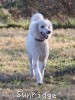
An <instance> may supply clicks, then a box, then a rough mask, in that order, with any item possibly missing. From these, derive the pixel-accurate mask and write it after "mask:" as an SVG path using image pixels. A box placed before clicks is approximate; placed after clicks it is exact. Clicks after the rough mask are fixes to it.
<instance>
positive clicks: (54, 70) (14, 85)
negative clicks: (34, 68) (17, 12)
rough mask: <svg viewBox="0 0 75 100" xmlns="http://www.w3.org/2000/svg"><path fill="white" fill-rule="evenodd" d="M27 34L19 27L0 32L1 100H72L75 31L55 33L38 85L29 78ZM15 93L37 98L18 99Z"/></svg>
mask: <svg viewBox="0 0 75 100" xmlns="http://www.w3.org/2000/svg"><path fill="white" fill-rule="evenodd" d="M26 35H27V30H24V29H22V28H2V29H0V100H75V29H57V30H54V32H53V35H52V38H51V39H50V40H49V46H50V53H49V59H48V63H47V66H46V70H45V77H44V84H43V85H41V86H38V85H37V83H36V80H35V79H30V77H29V63H28V56H27V51H26ZM18 91H20V93H23V94H25V93H28V94H32V93H36V95H35V96H34V97H32V99H30V97H29V98H24V97H22V96H21V97H17V92H18ZM45 93H46V97H42V95H43V94H45ZM50 94H55V95H56V98H53V97H50ZM40 96H41V97H40ZM50 98H51V99H50Z"/></svg>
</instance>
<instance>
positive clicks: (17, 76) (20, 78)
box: [0, 73, 30, 83]
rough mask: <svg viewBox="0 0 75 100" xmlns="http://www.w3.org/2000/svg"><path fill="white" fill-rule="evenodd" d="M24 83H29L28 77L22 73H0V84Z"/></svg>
mask: <svg viewBox="0 0 75 100" xmlns="http://www.w3.org/2000/svg"><path fill="white" fill-rule="evenodd" d="M14 81H15V82H25V81H30V78H29V76H28V75H25V74H22V73H14V74H12V75H11V74H7V73H0V82H1V83H11V82H14Z"/></svg>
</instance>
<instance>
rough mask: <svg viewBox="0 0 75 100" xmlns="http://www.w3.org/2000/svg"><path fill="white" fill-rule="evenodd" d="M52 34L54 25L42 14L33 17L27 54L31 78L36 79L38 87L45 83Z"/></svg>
mask: <svg viewBox="0 0 75 100" xmlns="http://www.w3.org/2000/svg"><path fill="white" fill-rule="evenodd" d="M52 32H53V26H52V23H51V22H50V21H49V20H48V19H45V18H44V17H43V15H42V14H41V13H36V14H34V15H33V16H32V17H31V21H30V26H29V31H28V35H27V52H28V58H29V64H30V76H31V77H32V78H33V77H36V80H37V83H38V85H41V84H42V83H43V78H44V70H45V66H46V64H47V59H48V56H49V46H48V39H49V38H50V37H51V34H52Z"/></svg>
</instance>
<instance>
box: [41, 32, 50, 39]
mask: <svg viewBox="0 0 75 100" xmlns="http://www.w3.org/2000/svg"><path fill="white" fill-rule="evenodd" d="M50 33H51V31H47V33H43V32H41V35H42V36H43V37H44V38H45V39H48V35H49V34H50Z"/></svg>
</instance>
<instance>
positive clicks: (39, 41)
mask: <svg viewBox="0 0 75 100" xmlns="http://www.w3.org/2000/svg"><path fill="white" fill-rule="evenodd" d="M35 40H36V41H39V42H43V41H44V40H40V39H36V38H35Z"/></svg>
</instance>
